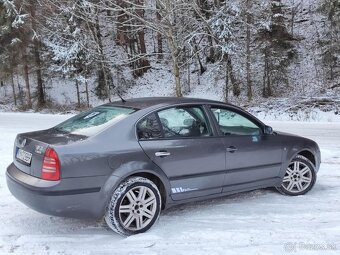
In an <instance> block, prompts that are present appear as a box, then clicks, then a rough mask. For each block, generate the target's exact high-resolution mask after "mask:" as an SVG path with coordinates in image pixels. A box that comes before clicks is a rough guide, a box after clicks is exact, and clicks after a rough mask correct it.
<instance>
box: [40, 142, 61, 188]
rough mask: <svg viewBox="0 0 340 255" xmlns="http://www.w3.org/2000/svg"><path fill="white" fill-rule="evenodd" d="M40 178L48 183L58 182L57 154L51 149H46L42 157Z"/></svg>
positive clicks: (58, 166) (58, 165)
mask: <svg viewBox="0 0 340 255" xmlns="http://www.w3.org/2000/svg"><path fill="white" fill-rule="evenodd" d="M41 178H42V179H44V180H48V181H57V180H60V163H59V158H58V154H57V153H56V152H55V150H53V149H52V148H47V149H46V151H45V155H44V160H43V165H42V170H41Z"/></svg>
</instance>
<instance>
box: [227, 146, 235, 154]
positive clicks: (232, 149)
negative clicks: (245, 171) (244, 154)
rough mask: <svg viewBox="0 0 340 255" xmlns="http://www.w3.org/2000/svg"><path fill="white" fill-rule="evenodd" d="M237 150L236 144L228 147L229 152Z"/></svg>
mask: <svg viewBox="0 0 340 255" xmlns="http://www.w3.org/2000/svg"><path fill="white" fill-rule="evenodd" d="M235 151H237V148H236V147H235V146H229V147H228V148H227V152H230V153H234V152H235Z"/></svg>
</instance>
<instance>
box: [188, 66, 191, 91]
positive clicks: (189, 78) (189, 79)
mask: <svg viewBox="0 0 340 255" xmlns="http://www.w3.org/2000/svg"><path fill="white" fill-rule="evenodd" d="M190 64H191V61H190V62H189V63H188V92H191V84H190V83H191V76H190V72H191V71H190Z"/></svg>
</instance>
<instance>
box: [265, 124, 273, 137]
mask: <svg viewBox="0 0 340 255" xmlns="http://www.w3.org/2000/svg"><path fill="white" fill-rule="evenodd" d="M273 132H274V131H273V128H272V127H270V126H265V127H264V133H265V134H267V135H272V134H273Z"/></svg>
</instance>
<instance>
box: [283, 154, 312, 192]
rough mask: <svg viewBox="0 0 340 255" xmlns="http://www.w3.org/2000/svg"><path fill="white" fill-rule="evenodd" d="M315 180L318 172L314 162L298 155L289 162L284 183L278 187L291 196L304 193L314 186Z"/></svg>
mask: <svg viewBox="0 0 340 255" xmlns="http://www.w3.org/2000/svg"><path fill="white" fill-rule="evenodd" d="M315 181H316V173H315V167H314V165H313V163H312V162H311V161H310V160H308V159H307V158H305V157H303V156H301V155H298V156H296V157H295V158H294V159H293V160H292V161H291V162H290V163H289V165H288V167H287V170H286V173H285V175H284V177H283V180H282V184H281V186H280V187H277V189H278V190H279V191H280V192H281V193H283V194H286V195H290V196H298V195H303V194H306V193H307V192H308V191H309V190H311V189H312V188H313V186H314V184H315Z"/></svg>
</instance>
